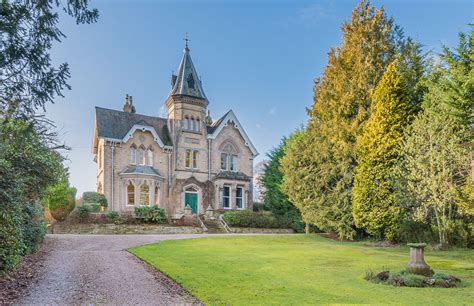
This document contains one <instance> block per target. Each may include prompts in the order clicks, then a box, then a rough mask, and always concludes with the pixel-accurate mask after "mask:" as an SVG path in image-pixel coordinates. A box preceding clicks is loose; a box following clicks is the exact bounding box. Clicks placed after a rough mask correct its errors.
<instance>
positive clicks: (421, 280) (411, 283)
mask: <svg viewBox="0 0 474 306" xmlns="http://www.w3.org/2000/svg"><path fill="white" fill-rule="evenodd" d="M403 282H404V284H405V286H407V287H424V286H425V277H423V276H421V275H416V274H411V273H407V274H404V275H403Z"/></svg>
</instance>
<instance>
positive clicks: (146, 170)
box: [120, 165, 161, 176]
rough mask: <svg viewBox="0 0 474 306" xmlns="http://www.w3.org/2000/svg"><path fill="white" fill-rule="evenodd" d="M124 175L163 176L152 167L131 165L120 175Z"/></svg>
mask: <svg viewBox="0 0 474 306" xmlns="http://www.w3.org/2000/svg"><path fill="white" fill-rule="evenodd" d="M124 174H148V175H157V176H161V175H160V173H159V172H158V170H156V169H155V168H153V167H151V166H142V165H129V166H127V168H125V170H124V171H122V172H121V173H120V175H124Z"/></svg>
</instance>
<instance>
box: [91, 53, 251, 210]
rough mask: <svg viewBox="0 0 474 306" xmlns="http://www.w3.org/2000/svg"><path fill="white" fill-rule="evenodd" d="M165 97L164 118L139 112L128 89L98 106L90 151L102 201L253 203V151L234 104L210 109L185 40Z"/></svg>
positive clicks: (119, 205)
mask: <svg viewBox="0 0 474 306" xmlns="http://www.w3.org/2000/svg"><path fill="white" fill-rule="evenodd" d="M165 103H166V106H167V109H168V116H167V118H160V117H155V116H148V115H141V114H138V113H136V111H135V105H134V104H133V100H132V97H131V96H128V95H127V96H126V97H125V104H124V106H123V111H119V110H112V109H106V108H101V107H96V109H95V120H94V136H93V144H92V153H93V154H94V160H95V161H96V163H97V191H98V192H100V193H103V194H105V196H106V198H107V200H108V203H109V204H108V208H107V209H108V210H110V211H119V212H127V211H133V209H134V207H135V206H137V205H157V206H159V207H162V208H164V209H165V210H166V212H167V214H168V215H177V214H181V213H183V211H184V208H185V207H189V208H191V211H192V213H193V214H201V213H204V212H206V210H210V209H212V210H227V209H229V210H234V209H251V208H252V179H253V160H254V158H255V157H256V156H257V155H258V152H257V150H256V149H255V146H254V145H253V144H252V142H251V141H250V139H249V137H248V136H247V134H246V133H245V130H244V128H243V127H242V125H241V124H240V122H239V120H238V119H237V117H236V115H235V114H234V112H233V111H232V110H230V111H228V112H227V113H225V114H224V115H223V116H222V117H220V118H219V119H217V120H213V119H212V118H211V117H210V112H209V111H208V104H209V101H208V99H207V97H206V95H205V94H204V90H203V88H202V84H201V81H200V79H199V78H198V74H197V71H196V69H195V68H194V65H193V62H192V61H191V56H190V54H189V48H188V46H187V45H186V48H185V49H184V54H183V57H182V59H181V62H180V64H179V68H178V70H177V73H176V75H175V74H173V75H172V77H171V90H170V92H169V95H168V98H167V99H166V102H165Z"/></svg>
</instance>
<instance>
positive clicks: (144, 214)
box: [135, 206, 166, 224]
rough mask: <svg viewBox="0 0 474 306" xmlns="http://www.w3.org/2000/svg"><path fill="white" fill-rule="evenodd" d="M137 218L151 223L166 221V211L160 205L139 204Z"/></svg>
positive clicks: (136, 211) (136, 208)
mask: <svg viewBox="0 0 474 306" xmlns="http://www.w3.org/2000/svg"><path fill="white" fill-rule="evenodd" d="M135 218H137V219H141V220H143V221H145V222H151V223H158V224H161V223H165V221H166V213H165V210H164V209H163V208H159V207H158V206H138V207H135Z"/></svg>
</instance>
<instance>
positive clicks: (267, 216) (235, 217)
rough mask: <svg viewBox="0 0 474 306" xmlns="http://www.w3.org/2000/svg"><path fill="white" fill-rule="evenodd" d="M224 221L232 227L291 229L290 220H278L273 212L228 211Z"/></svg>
mask: <svg viewBox="0 0 474 306" xmlns="http://www.w3.org/2000/svg"><path fill="white" fill-rule="evenodd" d="M224 221H225V222H227V224H229V225H230V226H237V227H256V228H291V224H290V222H288V220H282V219H277V218H275V217H274V216H273V214H272V213H271V212H266V211H264V212H253V211H250V210H241V211H227V212H225V213H224Z"/></svg>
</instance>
